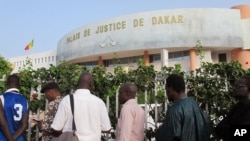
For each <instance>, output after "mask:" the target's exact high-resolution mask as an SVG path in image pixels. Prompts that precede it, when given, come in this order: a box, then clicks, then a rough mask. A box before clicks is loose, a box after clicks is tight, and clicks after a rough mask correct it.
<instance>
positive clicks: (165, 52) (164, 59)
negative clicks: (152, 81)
mask: <svg viewBox="0 0 250 141" xmlns="http://www.w3.org/2000/svg"><path fill="white" fill-rule="evenodd" d="M164 66H168V50H167V49H162V50H161V67H164Z"/></svg>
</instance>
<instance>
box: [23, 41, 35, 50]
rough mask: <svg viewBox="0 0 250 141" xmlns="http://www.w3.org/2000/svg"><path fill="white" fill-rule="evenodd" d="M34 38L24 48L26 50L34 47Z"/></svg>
mask: <svg viewBox="0 0 250 141" xmlns="http://www.w3.org/2000/svg"><path fill="white" fill-rule="evenodd" d="M33 43H34V39H33V40H31V41H30V42H29V44H28V45H27V46H26V47H25V48H24V50H29V49H31V48H33Z"/></svg>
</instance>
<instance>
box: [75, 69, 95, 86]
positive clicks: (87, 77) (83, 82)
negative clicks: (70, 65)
mask: <svg viewBox="0 0 250 141" xmlns="http://www.w3.org/2000/svg"><path fill="white" fill-rule="evenodd" d="M93 85H94V80H93V77H92V75H91V74H90V73H88V72H84V73H82V74H81V75H80V78H79V81H78V86H77V88H78V89H89V90H91V89H93Z"/></svg>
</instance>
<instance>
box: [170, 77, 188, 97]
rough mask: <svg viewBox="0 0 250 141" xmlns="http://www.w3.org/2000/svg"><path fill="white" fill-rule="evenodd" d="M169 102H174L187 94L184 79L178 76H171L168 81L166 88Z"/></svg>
mask: <svg viewBox="0 0 250 141" xmlns="http://www.w3.org/2000/svg"><path fill="white" fill-rule="evenodd" d="M165 89H166V92H167V96H168V99H169V101H174V100H176V99H178V98H179V97H180V96H182V95H183V94H185V81H184V78H183V77H182V76H180V75H178V74H171V75H169V76H168V78H167V79H166V86H165Z"/></svg>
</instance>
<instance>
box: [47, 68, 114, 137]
mask: <svg viewBox="0 0 250 141" xmlns="http://www.w3.org/2000/svg"><path fill="white" fill-rule="evenodd" d="M93 86H94V81H93V77H92V75H91V74H90V73H83V74H81V76H80V78H79V81H78V86H77V90H76V91H75V93H74V94H73V96H74V119H75V124H76V135H77V136H78V138H79V141H100V140H101V132H102V131H109V130H110V129H111V125H110V119H109V116H108V112H107V108H106V106H105V103H104V102H103V101H102V100H101V99H100V98H99V97H96V96H95V95H93V94H91V93H90V90H92V89H93ZM72 119H73V117H72V113H71V107H70V98H69V95H67V96H65V97H64V98H63V100H62V101H61V103H60V104H59V107H58V110H57V113H56V116H55V118H54V121H53V123H52V125H51V127H52V128H53V129H54V130H56V131H62V132H65V131H72Z"/></svg>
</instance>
